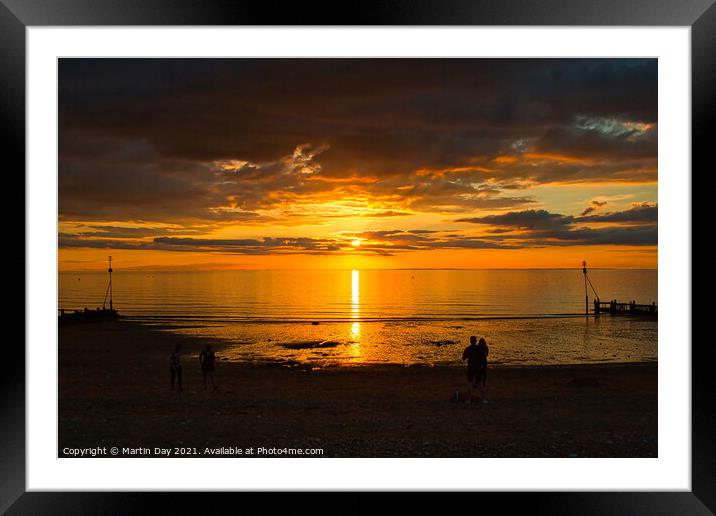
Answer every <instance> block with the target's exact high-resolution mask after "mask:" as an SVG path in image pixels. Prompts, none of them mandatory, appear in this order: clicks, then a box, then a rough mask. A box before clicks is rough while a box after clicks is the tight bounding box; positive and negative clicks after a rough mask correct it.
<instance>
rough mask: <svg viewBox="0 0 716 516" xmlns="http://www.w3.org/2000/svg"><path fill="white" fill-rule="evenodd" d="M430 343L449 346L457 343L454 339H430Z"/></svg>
mask: <svg viewBox="0 0 716 516" xmlns="http://www.w3.org/2000/svg"><path fill="white" fill-rule="evenodd" d="M430 344H435V345H436V346H438V347H440V346H449V345H451V344H457V342H455V341H454V340H432V341H430Z"/></svg>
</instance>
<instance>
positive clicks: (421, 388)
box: [58, 321, 657, 457]
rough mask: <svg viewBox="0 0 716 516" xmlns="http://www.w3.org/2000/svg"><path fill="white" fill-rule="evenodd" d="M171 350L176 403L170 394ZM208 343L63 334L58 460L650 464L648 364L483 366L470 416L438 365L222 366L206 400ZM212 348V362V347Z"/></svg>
mask: <svg viewBox="0 0 716 516" xmlns="http://www.w3.org/2000/svg"><path fill="white" fill-rule="evenodd" d="M178 342H180V343H181V344H182V353H183V358H182V361H183V370H184V389H183V390H182V391H181V392H178V391H172V390H171V389H170V385H169V366H168V357H169V354H170V353H171V352H172V351H173V349H174V346H175V344H176V343H178ZM206 343H207V341H206V340H203V339H199V338H194V337H185V336H179V335H175V334H172V333H169V332H162V331H157V330H155V329H149V328H148V327H146V326H141V325H139V324H135V323H129V322H126V321H118V322H111V323H93V324H84V325H75V326H69V327H62V328H60V330H59V450H58V454H59V455H60V456H67V455H68V454H67V453H63V449H65V448H68V449H69V448H74V449H79V448H95V447H107V448H108V449H109V448H111V447H118V448H119V449H120V450H121V449H122V448H128V449H138V448H142V449H143V450H142V453H143V455H142V456H157V455H156V454H155V453H154V449H155V448H164V449H174V448H186V449H188V451H187V453H197V454H198V455H199V456H206V449H207V448H209V449H212V450H222V449H224V448H227V447H235V448H237V449H246V448H254V449H258V448H266V449H267V450H271V449H302V450H304V449H307V448H312V449H321V450H322V452H321V454H320V455H318V456H322V457H655V456H657V364H656V363H632V364H589V365H575V366H535V367H502V368H500V367H492V368H491V369H490V371H489V378H488V381H489V383H488V397H489V400H490V402H489V403H488V404H480V403H463V402H455V401H453V400H452V398H453V396H454V395H455V392H456V391H457V390H460V389H462V390H464V389H465V387H466V385H465V370H464V369H463V368H459V367H447V366H444V367H421V366H411V367H404V366H399V365H365V366H350V367H327V368H322V369H316V370H314V369H311V368H310V367H308V366H304V365H301V364H297V363H291V362H276V363H267V362H254V363H238V362H231V361H222V360H219V362H218V363H217V367H216V382H217V387H218V388H217V390H216V391H211V390H208V391H205V390H204V389H203V386H202V379H201V372H200V369H199V363H198V358H197V357H198V353H199V351H200V350H201V349H202V348H203V347H204V346H205V345H206ZM212 344H213V345H214V346H215V349H216V351H217V354H218V356H219V357H221V350H222V345H221V343H220V342H212ZM147 450H150V452H149V453H148V454H147V453H146V451H147ZM194 450H195V451H194ZM220 453H221V452H219V455H218V456H226V455H221V454H220ZM122 455H123V456H128V455H130V454H129V453H121V452H120V456H122ZM173 456H176V455H175V454H173ZM233 456H235V455H233ZM255 456H265V457H275V456H282V457H283V456H287V455H284V454H280V455H279V454H277V453H272V454H269V453H265V454H263V455H255Z"/></svg>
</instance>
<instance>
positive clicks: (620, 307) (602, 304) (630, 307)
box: [594, 299, 657, 316]
mask: <svg viewBox="0 0 716 516" xmlns="http://www.w3.org/2000/svg"><path fill="white" fill-rule="evenodd" d="M594 313H595V314H599V313H608V314H632V315H653V316H656V315H657V306H656V303H652V304H650V305H639V304H637V303H636V302H634V301H630V302H628V303H620V302H619V301H617V300H616V299H613V300H611V301H599V300H598V299H595V300H594Z"/></svg>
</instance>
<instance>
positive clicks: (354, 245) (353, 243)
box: [351, 238, 361, 272]
mask: <svg viewBox="0 0 716 516" xmlns="http://www.w3.org/2000/svg"><path fill="white" fill-rule="evenodd" d="M360 244H361V242H360V240H359V239H357V238H356V239H355V240H353V241H352V242H351V245H352V246H353V247H360ZM353 272H357V271H353Z"/></svg>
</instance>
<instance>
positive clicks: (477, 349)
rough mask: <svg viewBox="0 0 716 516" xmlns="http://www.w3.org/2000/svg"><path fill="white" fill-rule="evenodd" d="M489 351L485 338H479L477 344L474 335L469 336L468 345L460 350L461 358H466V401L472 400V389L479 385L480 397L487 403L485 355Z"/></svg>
mask: <svg viewBox="0 0 716 516" xmlns="http://www.w3.org/2000/svg"><path fill="white" fill-rule="evenodd" d="M489 352H490V350H489V349H488V347H487V343H486V342H485V339H480V342H479V344H478V342H477V337H475V336H474V335H473V336H472V337H470V345H469V346H468V347H466V348H465V351H463V352H462V359H463V360H467V385H468V396H469V397H468V399H467V401H468V402H470V401H471V400H472V389H473V388H474V387H479V389H480V399H481V400H482V402H483V403H487V398H486V397H485V387H486V383H487V355H488V353H489Z"/></svg>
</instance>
